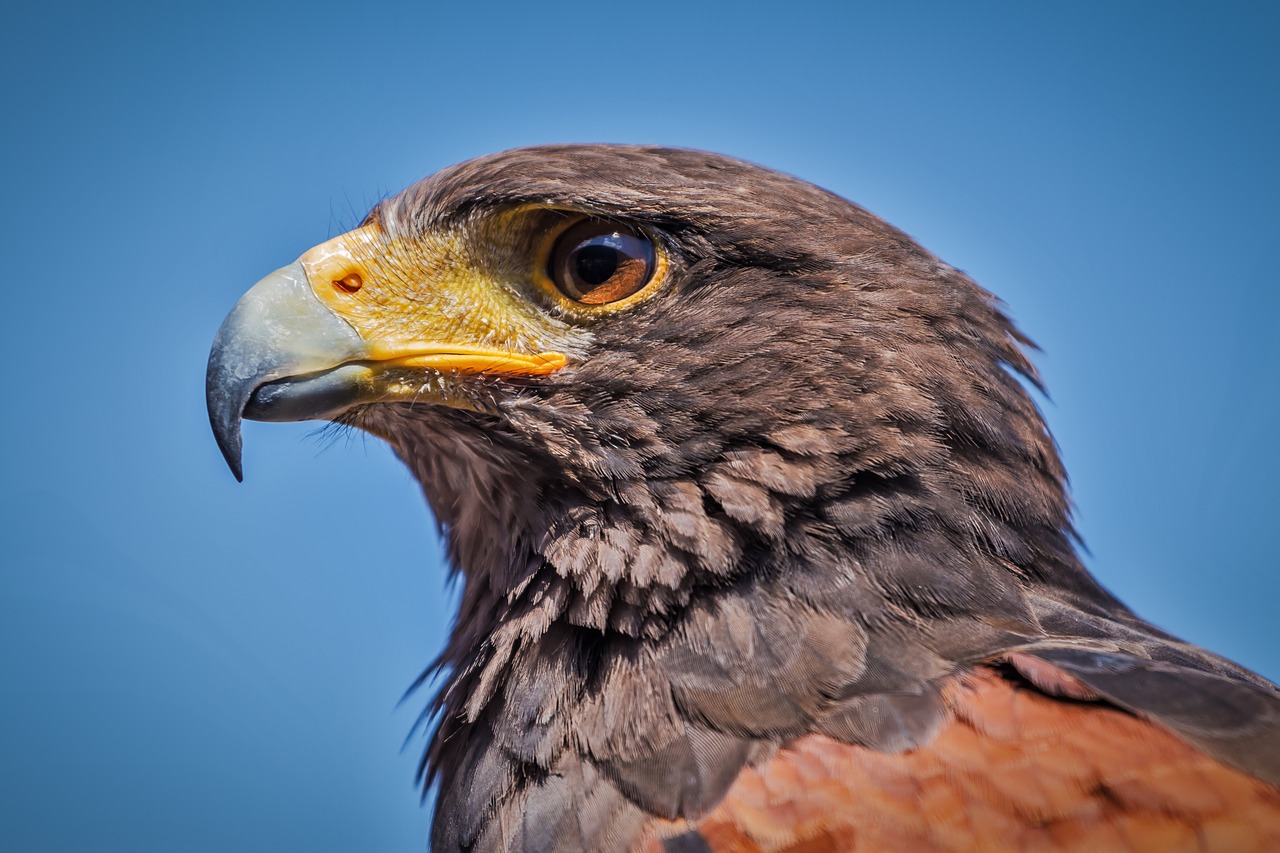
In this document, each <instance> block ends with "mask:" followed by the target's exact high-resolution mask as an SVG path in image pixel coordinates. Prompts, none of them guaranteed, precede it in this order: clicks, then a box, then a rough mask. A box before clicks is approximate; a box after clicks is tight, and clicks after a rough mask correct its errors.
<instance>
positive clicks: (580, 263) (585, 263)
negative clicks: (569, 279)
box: [574, 237, 618, 287]
mask: <svg viewBox="0 0 1280 853" xmlns="http://www.w3.org/2000/svg"><path fill="white" fill-rule="evenodd" d="M596 239H597V240H599V239H600V238H599V237H597V238H596ZM577 255H578V257H577V258H576V259H575V261H574V264H575V267H576V271H577V273H578V278H579V279H581V280H582V282H583V283H584V284H587V285H589V286H591V287H596V286H598V285H601V284H604V283H605V282H606V281H608V280H609V279H610V278H611V277H612V276H613V274H614V273H615V272H617V271H618V250H617V249H615V248H614V247H613V246H603V245H600V244H599V243H596V242H595V241H591V242H589V243H587V245H585V246H582V247H581V248H579V249H578V251H577Z"/></svg>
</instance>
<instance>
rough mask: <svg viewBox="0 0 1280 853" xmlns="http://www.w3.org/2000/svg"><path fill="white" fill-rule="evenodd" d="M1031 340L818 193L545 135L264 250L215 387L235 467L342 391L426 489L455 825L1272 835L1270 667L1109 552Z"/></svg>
mask: <svg viewBox="0 0 1280 853" xmlns="http://www.w3.org/2000/svg"><path fill="white" fill-rule="evenodd" d="M1027 346H1028V341H1027V339H1026V338H1025V337H1023V336H1022V334H1021V333H1020V332H1019V331H1018V330H1017V329H1016V328H1015V327H1014V325H1013V324H1012V323H1011V321H1010V320H1009V319H1008V318H1007V317H1006V316H1005V314H1004V313H1003V312H1002V309H1001V307H1000V304H999V303H998V302H997V300H996V299H995V298H994V297H992V296H991V295H990V294H988V293H987V292H985V291H984V290H982V289H981V288H980V287H979V286H978V285H976V284H975V283H974V282H973V281H972V280H970V279H969V278H968V277H967V276H966V275H964V274H963V273H962V272H960V271H958V270H956V269H954V268H952V267H950V266H948V265H947V264H945V263H943V262H942V261H940V260H939V259H937V258H935V257H934V256H933V255H931V254H929V253H928V252H927V251H925V250H924V249H922V248H921V247H920V246H919V245H917V244H916V243H915V242H914V241H913V240H912V239H911V238H910V237H908V236H907V235H905V234H903V233H902V232H900V231H898V230H896V229H894V228H893V227H891V226H890V225H888V224H886V223H885V222H883V221H881V220H880V219H878V218H876V217H875V216H873V215H872V214H870V213H868V212H867V211H865V210H863V209H861V208H859V207H857V206H856V205H854V204H851V203H850V202H848V201H846V200H844V199H841V198H839V197H837V196H835V195H832V194H830V193H828V192H826V191H824V190H821V189H819V188H817V187H815V186H812V185H810V184H807V183H804V182H802V181H799V180H796V179H794V178H792V177H789V176H786V175H783V174H779V173H777V172H773V171H770V170H767V169H764V168H761V167H758V166H755V165H751V164H748V163H744V162H741V161H738V160H734V159H731V158H727V157H723V156H718V155H714V154H708V153H703V152H698V151H689V150H672V149H663V148H653V147H634V146H607V145H585V146H555V147H540V148H529V149H521V150H515V151H508V152H505V153H501V154H497V155H493V156H489V157H483V158H480V159H477V160H473V161H470V162H467V163H463V164H461V165H458V166H454V167H451V168H448V169H445V170H444V171H442V172H439V173H438V174H436V175H434V176H432V177H430V178H427V179H426V180H424V181H422V182H420V183H418V184H416V185H414V186H412V187H410V188H409V189H407V190H405V191H403V192H402V193H400V194H399V195H397V196H395V197H393V198H389V199H387V200H385V201H383V202H381V203H379V204H378V205H377V206H376V207H374V209H373V210H372V211H371V212H370V213H369V214H368V216H367V217H366V219H365V220H364V222H363V223H362V224H361V225H360V226H359V227H358V228H356V229H355V230H353V231H351V232H349V233H346V234H343V235H341V236H339V237H337V238H335V239H332V240H329V241H328V242H325V243H322V244H320V245H318V246H316V247H315V248H313V249H311V250H309V251H308V252H306V253H305V254H304V255H302V257H301V258H300V259H299V260H298V261H297V262H295V263H293V264H290V265H289V266H286V267H284V268H283V269H281V270H279V271H277V272H275V273H272V274H271V275H269V276H268V277H267V278H265V279H263V280H262V281H261V282H260V283H258V284H257V285H256V286H255V287H254V288H253V289H251V290H250V291H249V292H248V293H247V294H246V295H245V296H244V297H243V298H242V299H241V300H240V302H239V303H238V304H237V305H236V306H235V308H234V309H233V310H232V311H231V313H230V315H229V316H228V317H227V319H226V321H225V322H224V324H223V326H222V328H221V329H220V330H219V332H218V334H217V337H216V340H215V342H214V346H213V351H212V353H211V355H210V359H209V368H208V378H207V393H208V404H209V413H210V419H211V422H212V425H213V429H214V432H215V434H216V436H217V439H218V442H219V444H220V446H221V448H222V450H223V453H224V455H225V456H226V459H227V461H228V462H229V463H230V465H231V467H232V469H233V471H234V472H235V474H236V476H237V478H238V477H239V476H240V454H241V439H240V422H241V419H242V418H250V419H254V420H262V421H288V420H303V419H321V420H330V421H335V422H337V423H339V424H345V425H348V426H350V427H353V428H357V429H361V430H365V431H367V432H369V433H372V434H373V435H375V436H378V437H380V438H383V439H385V440H386V441H387V442H388V443H390V445H391V446H392V447H393V448H394V450H395V452H396V453H397V455H398V456H399V457H400V458H401V459H402V460H403V461H404V463H405V464H406V465H407V466H408V467H409V468H410V470H411V471H412V472H413V474H414V475H415V476H416V478H417V479H418V481H419V482H420V483H421V486H422V490H423V492H424V494H425V496H426V499H427V501H428V503H429V504H430V506H431V509H432V511H433V512H434V514H435V517H436V519H437V520H438V523H439V525H440V528H441V530H442V531H443V533H444V537H445V540H446V543H447V549H448V557H449V561H450V564H451V566H452V567H453V569H454V570H455V571H456V572H458V573H460V575H461V578H462V583H463V588H462V596H461V604H460V609H459V612H458V614H457V617H456V621H455V623H454V626H453V631H452V636H451V638H450V640H449V642H448V644H447V647H446V648H445V650H444V651H443V652H442V654H441V655H440V657H439V659H438V660H437V661H436V663H435V664H434V665H433V667H432V668H431V669H430V670H428V674H427V675H424V679H425V678H427V677H428V676H429V675H431V674H433V673H440V674H442V675H443V676H444V687H443V688H442V689H441V690H440V692H439V693H438V695H437V696H436V697H435V699H434V701H433V703H432V705H431V706H430V708H429V710H428V712H427V713H428V714H429V715H431V716H432V717H433V718H434V720H435V728H434V731H433V733H432V735H431V738H430V744H429V747H428V748H427V751H426V754H425V756H424V758H423V762H422V765H421V775H422V781H423V783H424V784H425V785H426V786H427V789H429V790H435V791H436V792H437V799H436V809H435V817H434V823H433V829H432V834H431V842H432V847H433V849H434V850H436V851H437V853H445V851H453V850H475V851H571V850H587V851H597V850H599V851H626V850H642V851H662V850H666V851H706V850H716V851H719V850H726V851H813V852H814V853H816V851H853V850H898V851H905V850H935V849H936V850H1003V849H1008V850H1031V849H1064V850H1068V849H1069V850H1091V851H1092V850H1215V851H1216V850H1225V851H1244V850H1277V849H1280V690H1278V689H1277V687H1276V686H1275V685H1273V684H1271V683H1269V682H1268V681H1266V680H1265V679H1263V678H1261V677H1259V676H1257V675H1255V674H1254V673H1252V672H1249V671H1248V670H1246V669H1244V668H1242V667H1240V666H1238V665H1236V664H1233V663H1231V662H1230V661H1227V660H1224V659H1223V658H1221V657H1218V656H1216V655H1214V654H1212V653H1211V652H1208V651H1206V650H1204V649H1202V648H1199V647H1197V646H1195V645H1192V644H1189V643H1186V642H1183V641H1181V640H1179V639H1177V638H1175V637H1173V636H1170V635H1169V634H1167V633H1165V632H1164V631H1162V630H1160V629H1159V628H1157V627H1155V626H1153V625H1151V624H1150V623H1148V622H1146V621H1144V620H1143V619H1141V618H1140V617H1138V616H1136V615H1135V614H1134V613H1132V612H1131V611H1130V610H1128V609H1127V608H1126V607H1125V606H1124V605H1123V604H1121V603H1120V602H1119V601H1117V600H1116V599H1115V598H1114V597H1112V596H1111V595H1110V594H1109V593H1108V592H1107V591H1106V590H1105V589H1103V588H1102V587H1101V586H1100V585H1099V584H1098V582H1097V581H1096V580H1094V578H1093V577H1092V576H1091V575H1090V574H1089V573H1088V571H1087V570H1086V569H1085V567H1084V566H1083V564H1082V563H1081V560H1080V558H1079V557H1078V555H1077V550H1076V535H1075V532H1074V530H1073V528H1072V522H1071V519H1070V506H1069V498H1068V495H1067V489H1066V476H1065V474H1064V471H1063V467H1062V463H1061V461H1060V459H1059V455H1058V452H1057V449H1056V447H1055V445H1054V442H1053V439H1052V437H1051V436H1050V434H1049V432H1048V430H1047V428H1046V425H1045V423H1044V420H1043V418H1042V416H1041V414H1040V412H1039V410H1038V408H1037V406H1036V405H1035V403H1034V402H1033V400H1032V399H1031V397H1030V396H1029V395H1028V393H1027V391H1026V389H1025V388H1024V385H1023V381H1024V380H1025V381H1026V382H1029V383H1030V384H1032V385H1038V379H1037V376H1036V372H1035V368H1034V367H1033V366H1032V364H1031V363H1030V362H1029V360H1028V358H1027V355H1026V352H1025V350H1026V348H1027ZM433 786H434V787H433Z"/></svg>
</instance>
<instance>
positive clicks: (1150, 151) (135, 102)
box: [0, 2, 1280, 853]
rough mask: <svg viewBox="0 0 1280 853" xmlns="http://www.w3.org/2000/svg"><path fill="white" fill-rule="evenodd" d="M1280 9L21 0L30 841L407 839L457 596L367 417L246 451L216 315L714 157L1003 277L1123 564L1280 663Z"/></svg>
mask: <svg viewBox="0 0 1280 853" xmlns="http://www.w3.org/2000/svg"><path fill="white" fill-rule="evenodd" d="M1278 8H1280V7H1277V6H1276V5H1275V4H1264V3H1257V4H1240V3H1235V4H1227V3H1217V4H1208V3H1203V4H1178V3H1163V4H1115V3H1095V4H1089V3H1072V4H1025V3H1005V4H983V3H976V4H971V3H966V4H952V3H938V4H918V3H897V4H887V3H875V4H860V3H847V4H846V3H841V4H836V3H832V4H830V5H811V4H806V3H801V2H791V3H787V4H784V5H783V6H781V7H779V6H776V5H773V4H769V5H763V4H762V5H760V6H759V7H753V6H752V5H751V4H744V3H733V4H723V5H719V6H716V5H711V4H706V5H696V6H695V5H692V4H691V5H689V6H686V5H685V4H676V3H670V4H667V3H660V2H649V3H641V4H631V5H627V6H622V5H614V4H605V3H598V2H597V3H580V4H562V5H558V6H556V5H552V4H548V3H524V4H512V5H509V6H508V5H502V4H491V3H479V2H477V3H472V4H469V5H467V6H466V7H465V9H464V8H463V4H461V3H458V4H450V5H448V6H444V5H433V4H427V3H421V4H411V5H410V4H405V5H401V6H383V5H378V4H362V5H359V6H357V5H355V4H352V5H351V6H341V5H338V4H330V3H324V2H312V3H299V4H295V5H288V4H278V3H261V2H255V3H196V4H183V5H181V6H179V5H178V4H155V5H150V6H149V5H139V4H134V3H121V4H114V3H112V4H107V3H103V4H98V5H77V4H36V3H26V4H18V5H17V6H16V7H15V8H13V9H10V10H9V11H7V12H6V13H5V22H4V26H3V28H2V29H3V32H2V33H0V39H3V45H0V46H2V48H3V49H2V50H0V63H2V67H3V76H2V78H0V79H2V85H3V92H2V97H3V102H2V104H0V106H2V107H3V115H4V116H5V130H4V132H3V134H0V148H2V150H0V206H2V211H0V215H2V217H3V219H2V221H0V249H3V255H2V256H3V266H2V267H0V269H2V270H3V273H4V276H3V280H4V284H5V286H4V293H5V296H4V303H5V312H4V314H5V323H4V332H3V334H0V356H2V357H3V360H2V361H0V364H2V365H3V368H2V369H0V394H2V397H0V399H2V400H3V403H2V405H3V418H0V453H3V459H2V460H0V462H2V466H0V471H2V474H0V510H2V511H0V535H2V539H0V543H2V544H0V554H2V555H3V556H2V557H0V560H2V567H0V813H3V817H2V818H0V849H5V850H23V851H31V853H37V852H38V851H70V850H76V851H225V850H238V851H259V850H261V851H277V850H308V851H355V850H361V851H364V850H379V851H413V850H422V849H423V848H424V846H425V837H426V831H427V821H428V815H427V812H426V811H425V810H423V809H420V808H419V806H418V805H417V794H416V792H415V791H414V789H413V786H412V784H411V777H412V773H413V768H414V765H415V763H416V760H417V756H418V753H419V750H420V743H419V742H417V741H414V742H412V743H411V744H410V745H409V746H408V748H406V749H404V750H402V749H401V744H402V741H403V739H404V737H405V735H406V733H407V731H408V730H409V728H410V725H411V724H412V722H413V719H414V716H415V715H416V713H417V710H418V708H419V707H420V706H421V702H422V700H421V698H415V699H411V700H410V701H408V702H407V703H406V704H405V705H403V706H399V707H397V701H398V699H399V698H400V695H401V693H402V691H403V690H404V688H405V687H406V686H407V685H408V684H409V682H410V681H411V680H412V679H413V678H414V676H415V675H416V674H417V673H418V672H419V671H420V669H421V668H422V666H423V665H424V664H425V663H426V662H427V661H429V660H430V659H431V657H432V656H433V655H434V653H435V651H436V650H437V648H438V647H439V645H440V643H441V641H442V637H443V633H444V631H445V629H446V627H447V623H448V620H449V614H450V612H451V601H452V599H451V597H450V594H449V593H448V591H447V590H446V587H445V584H444V572H443V570H442V568H441V567H440V558H439V547H438V545H437V543H436V541H435V538H434V532H433V526H432V522H431V519H430V517H429V516H428V513H427V511H426V509H425V506H424V504H423V502H422V501H421V499H420V497H419V495H418V494H417V490H416V487H415V484H414V483H413V482H412V481H411V479H410V478H409V476H408V475H407V474H406V473H405V472H404V471H403V470H401V468H400V467H399V465H398V464H397V463H396V462H395V461H394V459H393V458H392V457H391V454H390V453H389V452H388V451H387V450H386V449H385V448H384V447H382V446H381V445H380V444H379V443H378V442H376V441H374V440H373V439H368V440H360V439H356V440H353V441H347V440H340V441H338V442H337V443H336V444H335V445H334V446H329V442H328V441H326V439H325V438H324V437H317V436H316V435H315V430H314V428H313V426H310V425H260V424H249V425H247V428H246V430H245V432H246V436H245V438H246V453H245V469H246V481H245V483H244V484H243V485H237V484H236V483H235V482H234V480H233V479H232V477H231V475H230V474H229V473H228V472H227V470H226V469H225V467H224V466H223V464H222V460H221V458H220V457H219V455H218V451H217V448H216V447H215V445H214V442H213V439H212V436H211V435H210V434H209V429H208V425H207V422H206V419H205V411H204V401H203V383H204V365H205V358H206V354H207V351H208V345H209V343H210V340H211V339H212V337H213V333H214V330H215V329H216V328H217V326H218V324H219V323H220V322H221V320H222V318H223V316H224V315H225V314H226V312H227V311H228V310H229V309H230V307H231V305H232V304H233V303H234V302H235V300H236V298H237V297H238V296H239V295H240V294H241V293H242V292H243V291H244V290H245V289H247V288H248V287H249V286H250V285H251V284H253V282H254V281H256V280H257V279H258V278H259V277H260V276H262V275H263V274H265V273H266V272H269V271H271V270H273V269H275V268H276V267H279V266H281V265H282V264H285V263H287V262H289V261H291V260H292V259H294V258H295V257H296V256H297V255H298V254H299V253H300V252H302V251H303V250H305V249H306V248H308V247H309V246H311V245H313V244H315V243H317V242H319V241H321V240H324V239H325V238H327V237H329V236H331V235H333V234H336V233H338V232H340V231H342V230H344V229H345V228H346V227H349V226H350V225H351V224H353V223H354V222H355V221H356V220H357V219H358V218H359V216H360V215H361V214H362V213H363V212H364V210H365V208H366V207H367V206H368V205H369V204H370V203H372V202H373V201H375V200H377V199H378V198H379V197H381V196H383V195H384V194H386V193H389V192H393V191H395V190H398V189H399V188H401V187H402V186H404V185H406V184H408V183H410V182H412V181H414V180H416V179H417V178H419V177H422V176H424V175H426V174H428V173H430V172H432V171H434V170H436V169H438V168H440V167H442V166H445V165H447V164H449V163H452V162H455V161H457V160H460V159H464V158H468V157H472V156H475V155H478V154H482V153H486V152H490V151H494V150H498V149H502V148H508V147H512V146H518V145H525V144H530V143H539V142H558V141H628V142H655V143H665V144H673V145H684V146H694V147H702V148H709V149H714V150H719V151H723V152H726V153H730V154H734V155H737V156H740V157H745V158H747V159H751V160H755V161H759V162H761V163H765V164H768V165H770V166H773V167H776V168H779V169H783V170H785V171H789V172H792V173H794V174H797V175H800V176H802V177H804V178H807V179H809V180H812V181H814V182H816V183H819V184H821V185H823V186H825V187H827V188H829V189H832V190H834V191H836V192H839V193H841V194H843V195H845V196H847V197H849V198H851V199H853V200H855V201H858V202H859V203H861V204H863V205H865V206H866V207H869V208H870V209H871V210H873V211H875V212H877V213H879V214H880V215H882V216H884V217H886V218H887V219H889V220H890V221H891V222H893V223H894V224H896V225H898V226H899V227H901V228H903V229H905V230H906V231H908V232H909V233H911V234H913V235H915V236H916V237H917V238H919V239H920V240H921V242H923V243H924V245H925V246H927V247H928V248H930V249H931V250H933V251H934V252H936V253H938V254H939V255H940V256H942V257H943V258H944V259H946V260H947V261H949V262H950V263H952V264H954V265H956V266H959V267H961V268H963V269H965V270H967V271H968V272H970V273H971V274H972V275H973V276H974V277H975V278H976V279H977V280H978V281H979V282H981V283H983V284H984V285H985V286H986V287H988V288H989V289H991V290H993V291H994V292H996V293H997V294H999V295H1000V296H1001V297H1003V298H1004V299H1005V300H1006V301H1007V302H1008V304H1009V306H1010V308H1011V311H1012V313H1013V315H1014V316H1015V317H1016V318H1017V319H1018V321H1019V322H1020V323H1021V325H1022V327H1023V328H1024V329H1025V330H1026V331H1027V332H1028V333H1029V334H1030V335H1031V336H1032V337H1034V338H1035V339H1036V340H1037V341H1038V342H1039V343H1040V344H1041V346H1042V347H1043V349H1044V353H1043V355H1042V356H1041V357H1040V358H1039V359H1038V361H1039V364H1040V366H1041V367H1042V368H1043V370H1044V373H1045V376H1046V379H1047V381H1048V384H1049V388H1050V391H1051V393H1052V398H1053V399H1052V402H1047V403H1046V410H1047V414H1048V418H1049V422H1050V424H1051V425H1052V427H1053V429H1054V431H1055V433H1056V435H1057V437H1058V439H1059V441H1060V443H1061V445H1062V448H1063V452H1064V454H1065V457H1066V461H1067V465H1068V468H1069V470H1070V471H1071V473H1072V477H1073V483H1074V489H1075V496H1076V500H1077V503H1078V505H1079V522H1080V527H1081V530H1082V531H1083V533H1084V535H1085V537H1086V539H1087V541H1088V543H1089V545H1090V547H1091V549H1092V555H1091V557H1090V558H1089V561H1090V565H1091V566H1092V567H1093V569H1094V570H1095V571H1096V573H1097V574H1098V575H1099V576H1100V577H1101V578H1102V580H1103V581H1104V582H1105V583H1106V584H1107V585H1108V586H1109V587H1110V588H1111V589H1113V590H1114V591H1116V592H1117V593H1118V594H1119V595H1120V596H1121V597H1122V598H1124V599H1125V600H1126V601H1128V602H1129V603H1130V604H1131V605H1132V606H1133V607H1135V608H1136V609H1137V610H1138V611H1139V612H1140V613H1142V614H1144V615H1145V616H1147V617H1149V618H1151V619H1152V620H1154V621H1155V622H1157V623H1159V624H1161V625H1163V626H1165V627H1166V628H1168V629H1170V630H1172V631H1175V632H1176V633H1178V634H1181V635H1183V636H1185V637H1186V638H1188V639H1191V640H1194V641H1196V642H1198V643H1202V644H1204V645H1207V646H1209V647H1211V648H1213V649H1215V650H1217V651H1219V652H1221V653H1223V654H1226V655H1228V656H1230V657H1233V658H1235V659H1236V660H1239V661H1241V662H1242V663H1244V664H1246V665H1248V666H1251V667H1253V668H1255V669H1257V670H1259V671H1261V672H1262V673H1264V674H1266V675H1269V676H1270V677H1272V678H1278V677H1280V643H1278V640H1280V629H1278V628H1277V625H1276V622H1275V619H1276V616H1275V608H1276V603H1277V601H1280V571H1277V570H1278V569H1280V559H1278V558H1277V552H1276V548H1275V544H1274V543H1275V541H1276V538H1275V537H1276V533H1275V531H1276V530H1277V522H1276V518H1275V516H1276V512H1277V509H1278V508H1280V502H1278V501H1277V497H1276V495H1277V486H1276V484H1277V482H1278V481H1280V442H1278V441H1277V419H1278V418H1280V402H1278V401H1277V393H1276V391H1277V389H1278V387H1280V384H1278V383H1277V371H1278V370H1280V273H1278V272H1277V270H1278V269H1280V267H1278V264H1277V256H1278V255H1280V251H1278V250H1280V213H1278V212H1277V211H1278V207H1277V203H1276V199H1277V198H1280V166H1278V162H1280V158H1277V156H1276V152H1277V151H1280V108H1278V105H1280V53H1278V52H1277V51H1276V49H1275V45H1276V43H1277V40H1278V39H1280V17H1278V14H1277V9H1278Z"/></svg>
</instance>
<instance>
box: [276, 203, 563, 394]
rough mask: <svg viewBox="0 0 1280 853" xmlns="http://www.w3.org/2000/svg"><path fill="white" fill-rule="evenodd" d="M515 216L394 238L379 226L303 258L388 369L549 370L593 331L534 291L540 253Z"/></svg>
mask: <svg viewBox="0 0 1280 853" xmlns="http://www.w3.org/2000/svg"><path fill="white" fill-rule="evenodd" d="M511 224H512V223H511V222H510V221H502V220H501V219H498V220H497V221H492V222H489V223H486V224H485V225H484V226H481V227H477V225H478V223H472V225H471V227H467V228H462V227H457V228H453V229H450V230H445V231H441V232H429V233H427V234H425V235H423V236H421V237H417V238H415V239H407V238H397V239H391V238H389V237H388V236H387V234H386V232H384V231H383V229H382V228H381V227H380V226H379V225H376V224H373V225H365V226H362V227H360V228H357V229H355V230H353V231H350V232H348V233H346V234H342V235H340V236H338V237H335V238H333V239H332V240H329V241H327V242H325V243H321V244H320V245H318V246H316V247H315V248H313V249H310V250H309V251H307V252H306V253H305V254H303V255H302V257H301V258H299V262H300V263H301V264H302V267H303V269H304V270H306V273H307V277H308V279H309V281H310V283H311V288H312V290H313V291H314V292H315V294H316V296H317V297H318V298H319V299H320V300H321V301H322V302H323V303H324V304H325V305H326V306H328V308H329V309H330V310H332V311H333V312H334V313H335V314H337V315H338V316H340V317H342V318H343V319H344V320H345V321H346V322H348V323H349V324H350V325H351V326H352V327H353V328H354V329H355V330H356V332H357V333H358V334H359V335H360V337H361V338H362V339H363V340H364V341H365V344H366V346H367V349H368V358H369V360H371V361H374V362H377V363H378V364H379V366H380V367H382V368H387V369H394V368H400V367H403V368H430V369H435V370H440V371H445V372H447V371H460V372H465V373H517V374H535V375H536V374H545V373H550V372H553V371H555V370H558V369H559V368H561V367H563V366H564V365H565V364H566V363H567V361H568V359H569V357H571V356H572V355H574V354H575V353H577V352H579V351H581V350H582V349H583V345H584V344H585V340H584V334H585V332H584V330H581V329H577V328H575V327H574V326H571V325H569V324H566V323H564V322H562V321H561V320H558V319H556V318H554V317H551V316H549V315H548V314H547V313H546V312H544V311H542V310H540V309H539V308H538V306H537V305H535V304H533V303H532V302H531V301H530V299H529V298H528V296H529V294H528V293H527V289H528V283H529V281H530V280H531V278H532V273H531V264H532V263H533V260H532V257H531V255H532V253H531V252H530V251H529V250H528V248H527V246H528V239H527V235H526V234H524V233H523V232H522V229H519V228H511V227H510V225H511Z"/></svg>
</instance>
